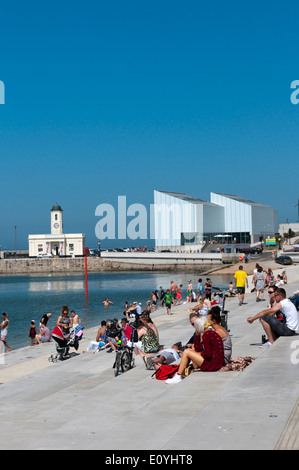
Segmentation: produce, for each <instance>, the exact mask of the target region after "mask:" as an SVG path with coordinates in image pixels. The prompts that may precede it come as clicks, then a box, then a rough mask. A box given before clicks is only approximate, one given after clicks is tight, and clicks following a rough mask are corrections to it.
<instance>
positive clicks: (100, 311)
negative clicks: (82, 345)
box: [0, 272, 231, 349]
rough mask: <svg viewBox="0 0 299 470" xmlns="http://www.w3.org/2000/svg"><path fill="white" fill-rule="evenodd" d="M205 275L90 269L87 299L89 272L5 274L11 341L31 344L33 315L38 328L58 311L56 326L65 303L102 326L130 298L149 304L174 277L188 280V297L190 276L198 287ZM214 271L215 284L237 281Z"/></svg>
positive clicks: (4, 306)
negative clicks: (44, 317) (105, 302)
mask: <svg viewBox="0 0 299 470" xmlns="http://www.w3.org/2000/svg"><path fill="white" fill-rule="evenodd" d="M199 277H202V279H203V281H205V279H206V277H207V276H202V275H199V274H197V273H165V272H163V273H157V272H155V273H152V272H148V273H147V272H133V273H132V272H130V273H123V272H122V273H119V272H113V273H93V274H89V275H88V298H87V299H86V296H85V278H84V274H69V275H65V274H64V275H47V276H35V275H30V276H3V277H0V304H1V307H0V309H1V313H2V312H6V313H7V315H8V319H9V329H8V336H7V342H8V344H9V346H10V347H11V348H14V349H15V348H20V347H23V346H28V345H29V344H30V339H29V336H28V335H29V326H30V322H31V320H35V322H36V325H37V329H38V326H39V320H40V318H41V316H42V315H43V314H44V313H48V312H51V313H52V317H51V319H50V320H49V322H48V327H49V328H50V330H51V331H52V330H53V328H54V326H55V323H56V321H57V318H58V316H59V314H60V311H61V307H62V306H63V305H68V307H69V309H70V310H71V309H74V310H75V311H76V312H77V313H78V314H79V315H80V317H81V320H82V324H83V325H84V327H85V328H90V327H93V326H98V325H99V324H100V322H101V320H105V319H107V318H121V317H122V316H123V311H124V306H125V302H126V301H128V302H129V303H132V302H133V301H135V300H136V301H138V302H141V303H142V308H145V304H146V301H147V300H148V299H149V298H150V292H151V291H152V290H155V289H157V290H158V291H159V287H160V286H162V287H163V289H167V288H168V287H169V285H170V281H171V280H173V281H175V282H176V284H178V285H179V284H183V286H184V287H183V299H182V300H183V301H185V300H186V290H187V281H188V279H192V282H193V288H195V289H196V287H197V281H198V279H199ZM209 277H210V278H211V280H212V282H213V286H215V287H220V288H225V289H226V288H227V287H228V284H229V281H231V279H230V278H231V275H219V274H218V275H212V274H211V275H209ZM106 297H108V298H109V300H111V301H112V302H113V305H110V306H109V307H108V308H105V307H104V306H103V305H102V302H103V300H104V299H105V298H106ZM1 321H2V317H1Z"/></svg>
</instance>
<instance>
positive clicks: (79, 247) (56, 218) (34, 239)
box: [28, 204, 85, 257]
mask: <svg viewBox="0 0 299 470" xmlns="http://www.w3.org/2000/svg"><path fill="white" fill-rule="evenodd" d="M28 243H29V256H34V257H36V256H38V255H41V254H45V253H50V254H52V255H54V256H82V255H83V248H84V245H85V235H84V233H63V210H62V208H61V207H60V205H59V204H54V206H53V207H52V209H51V233H50V234H45V235H29V237H28Z"/></svg>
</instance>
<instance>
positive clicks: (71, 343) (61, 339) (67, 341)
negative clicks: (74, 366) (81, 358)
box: [49, 325, 84, 362]
mask: <svg viewBox="0 0 299 470" xmlns="http://www.w3.org/2000/svg"><path fill="white" fill-rule="evenodd" d="M83 329H84V327H83V326H81V325H77V326H76V328H75V329H74V330H72V331H71V333H70V335H69V336H67V337H65V336H64V335H63V332H62V328H61V327H60V326H55V328H54V330H53V331H52V338H53V339H54V340H55V341H56V351H57V354H56V355H53V354H52V355H51V356H50V357H49V361H50V362H57V361H64V360H65V359H69V358H70V357H72V356H74V355H76V353H70V348H71V347H73V348H75V350H76V351H77V350H78V348H79V341H80V340H81V338H82V335H83Z"/></svg>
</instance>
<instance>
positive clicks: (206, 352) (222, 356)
mask: <svg viewBox="0 0 299 470" xmlns="http://www.w3.org/2000/svg"><path fill="white" fill-rule="evenodd" d="M136 304H137V303H136ZM132 312H134V313H132ZM125 313H126V316H125V317H123V318H122V319H121V320H120V321H117V320H116V319H115V320H106V321H105V320H103V321H102V322H101V327H100V328H99V330H98V333H97V337H96V340H95V341H91V342H90V343H89V345H88V346H87V348H86V352H88V351H92V350H94V349H95V348H96V349H103V348H107V351H109V352H112V351H113V350H116V348H117V344H121V345H122V346H128V347H133V348H134V352H135V354H136V355H139V356H140V357H142V358H143V360H144V362H145V363H146V364H147V366H148V365H151V366H152V367H148V368H153V369H158V368H159V367H161V365H162V364H171V363H172V362H175V361H178V360H179V359H181V361H180V366H179V369H178V372H177V373H176V375H175V376H174V377H173V378H172V379H169V380H167V381H166V383H168V384H171V383H178V382H179V381H180V380H181V378H182V373H183V371H184V370H185V368H186V367H187V365H188V364H189V363H190V362H191V361H192V367H193V368H194V369H196V368H200V370H202V371H214V370H218V369H220V368H221V367H222V366H224V365H225V364H227V363H228V362H229V361H230V358H231V354H232V343H231V338H230V336H229V333H228V332H227V331H226V330H225V328H223V327H222V326H221V309H220V307H219V306H218V305H214V306H212V307H211V309H210V310H209V311H208V312H207V314H206V315H202V314H200V313H198V312H196V311H195V312H191V313H190V315H189V320H190V324H191V325H192V326H193V327H194V329H195V332H194V334H193V335H192V337H191V338H190V340H189V341H188V343H187V344H186V345H185V346H182V343H181V342H177V343H175V344H173V345H172V346H171V347H170V348H163V347H161V346H160V342H159V332H158V329H157V326H156V325H155V324H154V322H153V321H152V319H151V317H150V311H149V310H145V311H143V312H141V315H140V314H138V313H137V314H136V309H135V310H134V309H130V310H129V311H127V312H125ZM133 316H134V317H133ZM132 319H133V320H134V329H133V328H132V326H131V324H130V321H132ZM133 332H134V333H135V334H134V333H133ZM108 348H109V349H108Z"/></svg>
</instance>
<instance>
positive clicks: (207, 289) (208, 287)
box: [204, 277, 212, 301]
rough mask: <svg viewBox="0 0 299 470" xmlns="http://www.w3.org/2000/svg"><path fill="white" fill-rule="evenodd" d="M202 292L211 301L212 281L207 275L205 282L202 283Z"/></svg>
mask: <svg viewBox="0 0 299 470" xmlns="http://www.w3.org/2000/svg"><path fill="white" fill-rule="evenodd" d="M204 294H205V298H206V299H209V300H210V301H211V297H212V281H211V279H210V278H209V277H207V279H206V283H205V285H204Z"/></svg>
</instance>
